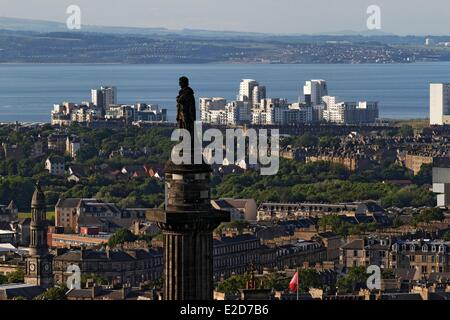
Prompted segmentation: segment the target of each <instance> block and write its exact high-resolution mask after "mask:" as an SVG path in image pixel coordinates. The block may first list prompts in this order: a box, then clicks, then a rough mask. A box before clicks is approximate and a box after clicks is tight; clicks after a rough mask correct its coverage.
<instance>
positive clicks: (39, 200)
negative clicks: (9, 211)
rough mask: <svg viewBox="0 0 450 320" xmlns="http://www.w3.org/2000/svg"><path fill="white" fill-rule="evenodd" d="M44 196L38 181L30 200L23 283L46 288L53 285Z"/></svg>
mask: <svg viewBox="0 0 450 320" xmlns="http://www.w3.org/2000/svg"><path fill="white" fill-rule="evenodd" d="M45 210H46V204H45V195H44V193H43V192H42V189H41V185H40V183H39V181H38V182H37V183H36V188H35V190H34V193H33V197H32V199H31V224H30V256H29V257H28V258H27V262H26V275H25V283H28V284H36V285H40V286H42V287H45V288H48V287H50V286H51V285H52V283H53V273H52V256H51V255H50V254H49V252H48V245H47V220H46V213H45Z"/></svg>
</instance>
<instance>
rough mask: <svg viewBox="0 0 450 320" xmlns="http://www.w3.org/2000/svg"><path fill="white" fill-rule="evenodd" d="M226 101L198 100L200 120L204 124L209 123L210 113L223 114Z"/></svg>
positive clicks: (216, 98)
mask: <svg viewBox="0 0 450 320" xmlns="http://www.w3.org/2000/svg"><path fill="white" fill-rule="evenodd" d="M226 104H227V100H226V99H224V98H218V97H215V98H200V119H201V121H202V122H204V123H210V120H211V112H212V111H214V114H217V113H218V112H219V111H223V112H225V106H226ZM213 117H214V116H213Z"/></svg>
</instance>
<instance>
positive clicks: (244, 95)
mask: <svg viewBox="0 0 450 320" xmlns="http://www.w3.org/2000/svg"><path fill="white" fill-rule="evenodd" d="M258 85H259V84H258V82H257V81H256V80H253V79H243V80H242V81H241V83H240V85H239V96H238V100H239V101H249V102H250V104H251V105H252V106H253V103H255V102H256V101H253V89H254V88H255V87H256V86H258ZM258 101H259V100H258Z"/></svg>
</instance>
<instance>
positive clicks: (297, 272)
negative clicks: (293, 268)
mask: <svg viewBox="0 0 450 320" xmlns="http://www.w3.org/2000/svg"><path fill="white" fill-rule="evenodd" d="M298 278H299V274H298V266H297V301H298Z"/></svg>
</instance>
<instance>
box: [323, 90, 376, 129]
mask: <svg viewBox="0 0 450 320" xmlns="http://www.w3.org/2000/svg"><path fill="white" fill-rule="evenodd" d="M322 100H323V102H324V104H325V108H324V110H323V111H322V112H323V120H325V121H327V122H331V123H340V124H358V123H374V122H375V121H376V120H377V119H378V115H379V111H378V102H368V101H360V102H358V103H356V102H344V101H337V98H336V97H333V96H325V97H323V98H322Z"/></svg>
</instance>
